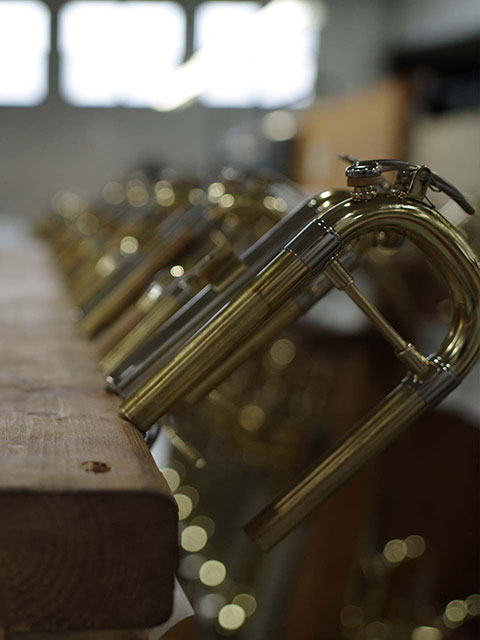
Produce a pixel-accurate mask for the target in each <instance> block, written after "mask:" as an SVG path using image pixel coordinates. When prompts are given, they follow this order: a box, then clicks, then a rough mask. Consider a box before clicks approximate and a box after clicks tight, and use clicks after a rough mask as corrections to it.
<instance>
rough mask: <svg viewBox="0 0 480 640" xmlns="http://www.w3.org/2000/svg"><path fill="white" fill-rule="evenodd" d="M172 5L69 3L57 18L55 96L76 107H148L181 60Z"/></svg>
mask: <svg viewBox="0 0 480 640" xmlns="http://www.w3.org/2000/svg"><path fill="white" fill-rule="evenodd" d="M185 31H186V27H185V12H184V11H183V9H182V7H181V6H180V5H179V4H178V3H176V2H167V1H165V2H104V1H98V2H97V1H90V0H85V1H75V2H69V3H68V4H66V5H65V7H64V8H63V9H62V10H61V12H60V16H59V50H60V54H61V70H60V91H61V93H62V95H63V96H64V97H65V98H66V100H67V101H68V102H70V103H72V104H75V105H79V106H104V107H109V106H128V107H150V106H152V105H154V104H155V103H156V102H157V101H158V100H159V99H160V97H161V96H162V94H163V93H164V92H165V90H166V87H165V78H166V76H167V74H168V73H169V72H171V71H172V70H174V69H175V68H176V67H177V66H178V65H180V64H181V62H182V60H183V57H184V55H185Z"/></svg>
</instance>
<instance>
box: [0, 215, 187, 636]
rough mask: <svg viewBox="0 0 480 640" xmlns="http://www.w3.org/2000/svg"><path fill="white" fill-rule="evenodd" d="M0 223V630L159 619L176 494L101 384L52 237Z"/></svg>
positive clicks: (167, 582)
mask: <svg viewBox="0 0 480 640" xmlns="http://www.w3.org/2000/svg"><path fill="white" fill-rule="evenodd" d="M0 233H1V236H0V344H1V350H2V351H1V352H2V358H1V370H0V411H1V419H0V638H2V633H3V637H8V639H10V638H17V637H18V638H25V639H26V638H29V639H30V638H31V639H32V640H33V639H34V638H35V640H36V639H37V638H44V637H48V638H52V637H61V638H67V637H70V634H69V633H66V632H67V630H71V629H79V630H92V629H134V628H136V629H138V628H146V627H152V626H155V625H158V624H160V623H162V622H164V621H165V620H166V619H167V618H168V617H169V614H170V610H171V605H172V591H173V577H174V569H175V565H176V556H177V510H176V505H175V501H174V500H173V498H172V496H171V494H170V492H169V490H168V487H167V485H166V483H165V481H164V479H163V477H162V475H161V473H160V472H159V471H158V469H157V467H156V466H155V463H154V461H153V459H152V457H151V455H150V452H149V450H148V448H147V446H146V445H145V442H144V440H143V436H142V434H141V433H140V432H139V431H137V430H136V429H135V427H134V426H133V425H131V424H129V423H127V422H124V421H123V420H121V419H120V418H119V417H118V406H119V400H118V398H117V397H115V396H112V395H109V394H107V393H106V392H105V391H104V385H103V380H102V377H101V375H100V374H99V372H98V371H97V370H96V365H95V358H94V353H93V349H92V346H91V345H90V344H88V343H87V342H86V341H85V340H83V339H82V338H81V337H80V336H79V335H78V334H77V332H76V329H75V325H74V322H73V320H72V318H71V305H70V303H69V301H68V300H67V298H66V295H65V292H64V286H63V283H62V282H61V278H60V276H59V274H58V273H57V271H56V269H55V267H54V265H53V264H52V260H51V258H50V256H49V253H48V249H47V247H45V246H43V245H42V244H41V243H40V242H39V241H37V240H35V239H33V238H31V237H29V236H28V234H27V233H21V232H20V231H19V230H18V228H17V227H12V225H8V224H6V223H2V224H1V225H0ZM47 630H48V631H50V632H55V631H61V634H60V635H59V636H58V635H54V636H52V635H50V634H49V635H48V636H46V635H45V636H44V634H43V633H42V631H47ZM72 637H75V638H77V637H84V636H83V635H82V634H81V635H78V634H77V633H75V634H74V636H72ZM88 637H99V638H102V639H103V638H105V639H107V638H110V637H111V638H116V639H118V638H127V637H128V638H133V637H139V636H138V635H137V633H135V632H128V633H126V634H125V635H124V634H123V633H121V632H114V633H113V635H112V636H111V635H110V633H107V632H106V631H102V632H100V635H98V636H97V635H96V634H94V635H88Z"/></svg>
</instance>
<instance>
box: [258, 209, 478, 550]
mask: <svg viewBox="0 0 480 640" xmlns="http://www.w3.org/2000/svg"><path fill="white" fill-rule="evenodd" d="M388 209H390V207H388V206H387V209H383V207H377V211H375V212H371V215H370V219H369V220H368V226H370V225H372V224H373V225H374V224H375V223H377V224H378V223H381V224H382V225H385V226H388V227H391V228H393V229H395V230H397V231H399V232H400V231H401V228H402V226H403V229H404V232H405V233H406V234H408V236H409V237H410V238H411V239H412V240H413V241H414V242H416V243H417V244H418V245H419V246H420V247H421V248H422V250H423V251H424V252H425V253H426V254H427V255H428V256H429V258H430V260H431V261H432V262H433V263H434V265H435V266H436V267H437V269H438V271H439V272H440V274H441V275H442V277H443V278H444V280H445V282H446V283H447V285H448V287H449V290H450V294H451V297H452V301H453V306H454V317H453V319H452V324H451V328H450V331H449V334H448V336H447V338H446V339H445V341H444V342H443V344H442V345H441V346H440V348H439V350H438V352H437V353H436V354H435V357H430V358H429V360H428V362H429V367H428V369H427V370H426V371H424V372H423V373H421V374H416V375H411V376H410V377H409V378H407V379H406V380H405V381H404V382H403V383H402V384H400V385H399V386H398V387H397V389H395V390H394V391H393V392H392V393H391V394H390V395H389V396H388V397H387V398H385V400H384V401H383V402H382V403H380V404H379V405H378V406H377V408H376V409H375V410H374V411H373V412H372V414H371V415H370V416H368V417H367V418H366V419H365V420H363V421H362V422H361V423H360V424H359V425H357V426H356V427H355V428H354V429H353V430H352V432H351V433H350V434H349V435H348V436H347V437H346V438H345V439H344V440H343V442H342V443H341V444H339V445H338V446H337V447H336V448H335V449H334V450H333V451H332V452H331V453H330V454H329V455H327V456H326V457H325V458H324V459H323V460H322V461H320V462H319V463H317V464H316V465H315V466H314V467H313V469H312V470H311V471H310V472H308V473H307V474H306V475H305V476H304V477H303V478H302V479H301V480H299V481H298V482H296V483H295V484H294V485H293V486H292V487H291V488H290V489H288V490H287V491H285V492H284V493H282V495H281V496H280V497H279V498H278V499H277V500H275V501H274V502H273V503H272V504H271V505H270V506H269V507H267V509H265V510H264V511H263V512H262V514H261V515H260V516H258V517H257V518H256V519H255V520H254V521H252V522H251V523H250V524H249V525H248V527H247V532H248V533H249V535H250V536H251V537H252V538H253V539H254V540H255V541H256V542H257V543H258V544H259V545H260V546H261V547H262V548H264V549H269V548H271V547H272V546H273V545H274V544H276V543H277V542H278V541H279V540H280V539H281V538H283V537H284V536H285V535H286V534H287V533H288V532H289V531H290V530H291V529H292V528H293V527H295V526H296V525H297V524H298V523H299V522H300V521H301V520H302V519H303V518H304V517H305V516H306V515H308V514H309V513H310V512H311V511H312V509H314V508H315V507H316V506H317V505H318V504H320V503H321V502H322V501H323V500H325V499H326V498H327V497H328V496H329V495H330V494H331V493H332V492H333V491H335V490H336V489H338V488H339V487H340V486H341V485H342V484H344V483H345V482H346V481H347V480H348V479H349V478H350V476H351V475H352V474H353V473H355V471H357V470H358V469H359V468H360V467H361V466H362V465H363V464H364V463H365V462H366V461H367V460H369V459H370V458H371V457H372V456H374V455H376V454H378V453H379V452H380V451H381V450H382V449H383V448H385V447H386V446H387V445H388V444H389V443H390V442H391V441H392V440H393V439H394V438H395V437H396V436H397V435H398V434H399V433H400V432H401V431H402V430H403V429H405V428H406V427H407V426H408V425H410V424H411V423H412V422H413V421H414V420H416V418H417V417H419V416H420V415H421V414H422V413H423V412H424V411H426V410H427V409H428V408H430V407H431V406H435V405H436V404H438V402H440V401H441V400H442V399H443V397H445V395H446V394H447V393H448V392H449V391H451V389H452V388H453V387H454V386H455V385H456V384H458V383H459V382H460V381H461V379H462V378H463V377H464V376H465V375H467V373H468V372H469V370H470V369H471V367H472V366H473V364H474V363H475V362H476V360H477V359H478V357H479V353H480V308H479V305H478V300H479V299H480V265H479V262H478V259H477V257H476V255H475V254H474V253H473V251H472V250H471V249H470V247H469V245H468V244H467V243H466V242H465V240H464V238H463V237H462V235H461V234H460V233H458V231H456V229H455V228H454V227H452V226H451V225H450V224H449V223H448V222H447V221H446V220H445V219H444V218H443V217H442V216H441V214H439V213H438V212H436V211H435V210H433V209H431V208H427V207H426V206H424V205H420V204H417V205H415V206H414V207H412V205H409V204H407V205H405V209H406V210H405V211H403V212H402V211H401V210H400V209H399V210H396V211H395V210H388ZM409 209H410V211H409ZM412 213H414V215H412ZM375 218H376V219H377V220H375ZM347 225H348V226H349V227H350V225H351V227H352V228H353V229H352V228H349V229H348V233H349V235H350V233H355V232H356V231H357V230H358V229H359V225H361V213H360V211H359V210H358V208H357V207H356V208H355V211H354V212H352V215H351V216H350V220H349V224H348V223H347V221H346V220H343V221H342V222H341V223H340V225H339V226H340V227H343V228H344V229H345V228H347ZM443 363H448V366H447V365H445V364H443ZM450 372H451V373H450ZM449 374H450V376H452V374H453V375H454V377H455V379H454V380H453V379H452V378H450V380H449V381H447V383H446V386H445V387H444V386H443V384H442V383H439V381H440V379H441V378H442V377H443V376H449ZM430 388H432V389H433V392H432V393H429V389H430Z"/></svg>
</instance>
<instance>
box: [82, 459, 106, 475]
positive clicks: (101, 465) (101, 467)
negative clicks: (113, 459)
mask: <svg viewBox="0 0 480 640" xmlns="http://www.w3.org/2000/svg"><path fill="white" fill-rule="evenodd" d="M81 466H82V469H83V470H84V471H91V472H92V473H107V471H110V469H111V466H110V465H109V464H107V463H106V462H97V461H96V460H88V461H87V462H82V465H81Z"/></svg>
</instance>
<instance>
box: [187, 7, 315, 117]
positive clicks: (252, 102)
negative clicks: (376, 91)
mask: <svg viewBox="0 0 480 640" xmlns="http://www.w3.org/2000/svg"><path fill="white" fill-rule="evenodd" d="M321 8H322V5H321V3H317V10H316V11H314V9H313V6H312V3H308V2H304V1H302V0H273V1H272V2H270V3H269V4H268V5H267V6H265V7H264V8H262V7H261V6H260V5H259V4H258V3H256V2H248V1H245V2H225V1H218V2H204V3H202V4H201V5H200V6H199V7H198V8H197V10H196V13H195V44H196V47H197V48H198V49H200V50H201V49H202V48H203V47H204V48H205V49H206V50H207V49H210V48H212V47H215V48H218V53H219V54H220V55H218V56H217V63H216V68H212V69H211V72H210V73H211V75H212V78H214V80H212V83H211V87H210V88H209V89H208V91H206V92H205V93H204V94H203V96H202V97H201V102H203V103H204V104H206V105H208V106H212V107H254V106H259V107H263V108H267V109H272V108H278V107H282V106H298V105H300V104H301V103H303V104H305V103H308V102H309V101H311V99H312V98H313V96H314V91H315V80H316V75H317V49H318V40H319V28H320V23H321V18H322V16H321V13H320V11H321ZM222 49H223V55H222V53H221V52H222Z"/></svg>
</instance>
